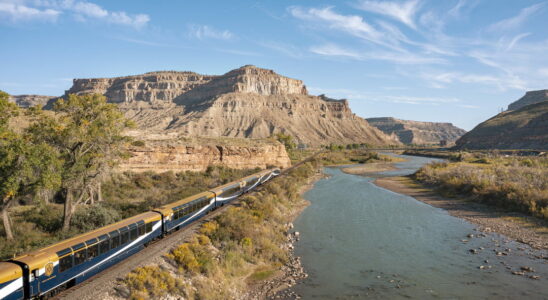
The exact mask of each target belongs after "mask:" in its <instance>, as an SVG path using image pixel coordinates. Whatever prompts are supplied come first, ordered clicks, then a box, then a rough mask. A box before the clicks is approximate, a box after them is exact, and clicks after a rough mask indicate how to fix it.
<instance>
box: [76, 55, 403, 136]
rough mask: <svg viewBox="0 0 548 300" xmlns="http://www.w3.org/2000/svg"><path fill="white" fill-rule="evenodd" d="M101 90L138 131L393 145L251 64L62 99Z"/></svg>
mask: <svg viewBox="0 0 548 300" xmlns="http://www.w3.org/2000/svg"><path fill="white" fill-rule="evenodd" d="M85 93H101V94H103V95H105V96H106V97H107V99H108V101H110V102H113V103H118V104H120V108H121V109H122V110H123V111H124V112H125V113H126V115H127V116H128V117H129V118H131V119H133V120H134V121H136V123H137V124H138V125H139V126H140V127H141V128H143V129H147V130H156V131H158V132H177V133H182V134H184V135H187V136H208V137H244V138H266V137H269V136H271V135H272V134H275V133H278V132H283V133H287V134H290V135H292V136H294V137H295V138H296V140H297V141H298V142H300V143H304V144H309V145H322V144H329V143H343V144H346V143H369V144H376V145H387V144H399V142H398V141H397V140H396V139H394V138H391V137H389V136H387V135H386V134H384V133H383V132H381V131H380V130H378V129H376V128H374V127H372V126H370V125H369V124H368V123H367V121H365V120H364V119H362V118H360V117H358V116H356V115H354V114H353V113H352V112H351V110H350V108H349V107H348V102H347V101H346V100H335V99H329V98H327V97H324V96H311V95H308V92H307V90H306V87H305V85H304V84H303V82H302V81H300V80H296V79H291V78H288V77H285V76H281V75H278V74H276V73H275V72H274V71H272V70H265V69H261V68H257V67H254V66H249V65H248V66H243V67H241V68H239V69H236V70H232V71H230V72H228V73H226V74H224V75H220V76H209V75H199V74H196V73H192V72H153V73H146V74H143V75H137V76H127V77H118V78H100V79H75V80H74V85H73V87H72V88H71V89H69V90H68V91H67V92H66V95H68V94H85Z"/></svg>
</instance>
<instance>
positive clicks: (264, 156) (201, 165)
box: [119, 135, 291, 172]
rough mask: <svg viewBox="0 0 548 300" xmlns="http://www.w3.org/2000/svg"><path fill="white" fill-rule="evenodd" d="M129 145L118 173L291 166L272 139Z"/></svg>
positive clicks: (154, 141) (153, 141)
mask: <svg viewBox="0 0 548 300" xmlns="http://www.w3.org/2000/svg"><path fill="white" fill-rule="evenodd" d="M151 137H152V138H151V139H148V140H146V141H144V145H139V146H130V147H129V148H128V149H127V150H128V152H129V153H130V158H129V159H128V160H126V161H124V162H123V163H122V164H121V165H120V166H119V170H121V171H128V170H129V171H134V172H144V171H153V172H165V171H174V172H180V171H204V170H206V169H207V167H209V166H225V167H229V168H233V169H254V168H262V169H265V168H268V167H274V166H276V167H280V168H286V167H289V166H290V165H291V161H290V160H289V157H288V156H287V153H286V151H285V147H284V146H283V145H282V144H280V143H278V142H276V141H272V140H240V139H201V138H200V139H196V138H194V139H188V138H174V137H168V138H166V137H163V138H161V139H155V138H154V135H151Z"/></svg>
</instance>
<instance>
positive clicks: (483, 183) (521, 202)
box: [414, 155, 548, 220]
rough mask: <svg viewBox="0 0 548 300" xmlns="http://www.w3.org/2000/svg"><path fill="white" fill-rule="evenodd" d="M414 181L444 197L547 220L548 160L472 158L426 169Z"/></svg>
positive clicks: (535, 158) (506, 157) (534, 158)
mask: <svg viewBox="0 0 548 300" xmlns="http://www.w3.org/2000/svg"><path fill="white" fill-rule="evenodd" d="M414 179H415V180H417V181H418V182H421V183H425V184H427V185H431V186H434V187H436V188H437V190H438V191H439V192H440V193H441V194H442V195H444V196H455V195H462V196H466V197H467V198H469V199H471V200H472V201H475V202H480V203H484V204H488V205H491V206H495V207H497V208H501V209H505V210H510V211H518V212H522V213H526V214H529V215H532V216H536V217H538V218H541V219H544V220H548V157H517V156H513V157H511V156H497V155H489V156H486V155H482V156H481V157H478V156H473V157H470V158H468V159H466V160H465V161H461V162H451V163H448V162H444V163H434V164H430V165H427V166H424V167H423V168H421V169H420V170H419V171H418V172H417V173H416V174H415V175H414Z"/></svg>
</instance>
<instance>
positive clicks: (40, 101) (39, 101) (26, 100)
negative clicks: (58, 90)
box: [8, 95, 58, 108]
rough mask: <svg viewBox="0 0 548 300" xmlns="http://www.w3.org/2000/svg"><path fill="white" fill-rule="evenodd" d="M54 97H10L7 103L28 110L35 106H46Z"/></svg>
mask: <svg viewBox="0 0 548 300" xmlns="http://www.w3.org/2000/svg"><path fill="white" fill-rule="evenodd" d="M55 98H58V97H54V96H42V95H11V96H10V97H9V99H8V100H9V101H11V102H13V103H15V104H17V105H19V106H20V107H24V108H28V107H33V106H36V105H40V106H46V104H47V103H48V102H49V101H50V100H54V99H55Z"/></svg>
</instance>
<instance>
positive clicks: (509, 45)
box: [506, 32, 531, 51]
mask: <svg viewBox="0 0 548 300" xmlns="http://www.w3.org/2000/svg"><path fill="white" fill-rule="evenodd" d="M530 35H531V33H529V32H526V33H522V34H518V35H516V36H515V37H514V38H513V39H512V41H510V43H509V44H508V47H506V51H510V50H512V48H514V46H515V45H516V44H517V43H518V42H519V40H521V39H523V38H525V37H527V36H530Z"/></svg>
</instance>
